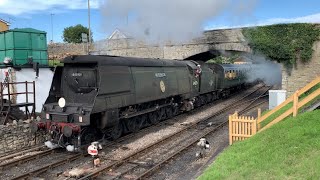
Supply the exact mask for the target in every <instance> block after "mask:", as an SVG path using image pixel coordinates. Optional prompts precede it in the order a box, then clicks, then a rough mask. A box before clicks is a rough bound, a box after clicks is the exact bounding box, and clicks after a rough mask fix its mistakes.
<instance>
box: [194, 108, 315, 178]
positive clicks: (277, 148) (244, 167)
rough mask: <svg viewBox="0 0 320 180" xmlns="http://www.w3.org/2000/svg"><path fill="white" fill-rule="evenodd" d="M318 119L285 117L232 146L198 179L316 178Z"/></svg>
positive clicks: (303, 115) (313, 114)
mask: <svg viewBox="0 0 320 180" xmlns="http://www.w3.org/2000/svg"><path fill="white" fill-rule="evenodd" d="M319 117H320V110H317V111H313V112H308V113H304V114H301V115H299V116H297V117H296V118H288V119H287V120H284V121H281V122H279V123H278V124H275V125H274V126H272V127H271V128H270V129H268V130H266V131H262V132H260V133H258V134H256V135H255V136H253V137H251V138H250V139H247V140H245V141H241V142H237V143H235V144H233V145H232V146H230V147H228V148H227V149H226V150H225V151H224V152H222V153H221V154H220V155H219V157H218V158H217V159H216V160H215V162H214V164H213V165H211V166H210V167H209V168H208V169H207V170H206V171H205V172H204V174H203V175H201V176H200V178H198V179H199V180H207V179H208V180H209V179H239V180H241V179H319V178H320V171H319V169H320V163H319V162H320V133H319V128H320V123H319Z"/></svg>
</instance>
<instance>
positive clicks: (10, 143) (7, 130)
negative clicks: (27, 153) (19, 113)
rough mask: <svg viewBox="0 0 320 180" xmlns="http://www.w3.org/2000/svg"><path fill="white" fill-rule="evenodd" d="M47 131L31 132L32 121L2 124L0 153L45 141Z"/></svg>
mask: <svg viewBox="0 0 320 180" xmlns="http://www.w3.org/2000/svg"><path fill="white" fill-rule="evenodd" d="M45 137H46V136H45V133H44V132H37V133H31V130H30V121H28V120H27V121H22V120H20V121H19V122H14V123H11V124H7V125H0V154H2V153H6V152H10V151H15V150H19V149H23V148H27V147H31V146H34V145H38V144H43V143H44V142H45Z"/></svg>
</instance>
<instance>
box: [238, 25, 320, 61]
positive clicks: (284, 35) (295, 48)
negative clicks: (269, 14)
mask: <svg viewBox="0 0 320 180" xmlns="http://www.w3.org/2000/svg"><path fill="white" fill-rule="evenodd" d="M242 33H243V35H244V36H245V38H246V39H247V40H248V42H249V45H250V47H251V48H252V49H253V51H254V52H260V53H263V54H264V55H266V56H267V57H269V58H271V59H273V60H276V61H278V62H282V63H284V64H294V63H295V62H296V60H297V58H300V59H301V61H302V62H307V61H309V60H310V59H311V57H312V53H313V49H312V46H313V44H314V42H315V41H317V40H319V36H320V28H319V27H317V25H315V24H306V23H295V24H277V25H270V26H261V27H255V28H246V29H243V32H242Z"/></svg>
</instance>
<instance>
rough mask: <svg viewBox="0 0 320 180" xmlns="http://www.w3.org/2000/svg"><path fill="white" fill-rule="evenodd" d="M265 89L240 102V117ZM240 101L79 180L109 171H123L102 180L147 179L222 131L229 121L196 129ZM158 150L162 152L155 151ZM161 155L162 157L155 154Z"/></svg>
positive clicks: (106, 176) (262, 94) (250, 107)
mask: <svg viewBox="0 0 320 180" xmlns="http://www.w3.org/2000/svg"><path fill="white" fill-rule="evenodd" d="M262 88H264V90H263V92H262V93H261V92H260V93H261V94H259V95H258V96H255V97H254V98H252V99H248V100H245V99H246V98H248V97H249V96H250V95H253V94H254V93H256V91H258V90H259V89H257V90H256V91H253V92H252V93H250V94H248V95H247V96H245V97H243V98H241V99H240V100H244V101H243V102H242V103H246V104H247V105H246V106H245V107H244V108H243V109H242V110H240V112H239V113H242V112H245V111H247V110H249V109H252V108H254V107H256V106H257V105H260V104H261V103H264V102H261V103H258V104H256V105H255V106H253V105H254V102H255V101H257V100H258V99H260V98H261V97H263V96H264V94H265V93H266V92H267V91H268V90H269V89H270V87H262ZM240 100H238V101H237V103H233V104H232V105H230V106H228V107H226V108H223V109H221V110H220V111H218V112H217V113H215V114H213V115H212V116H210V117H208V118H206V119H202V120H199V121H198V122H196V123H194V124H192V125H189V126H186V127H185V128H183V129H181V130H180V131H178V132H176V133H174V134H172V135H169V136H167V137H165V138H163V139H162V140H160V141H158V142H155V143H152V144H150V145H148V146H147V147H145V148H143V149H140V150H138V151H136V152H134V153H132V154H130V155H128V156H126V157H123V158H122V159H120V160H112V159H107V160H110V161H113V162H112V163H109V164H107V165H104V166H103V167H101V168H99V169H98V170H96V171H94V172H92V173H90V174H88V175H86V176H84V177H82V178H81V179H92V178H95V177H98V176H99V175H101V174H102V173H104V172H108V171H109V170H112V171H115V170H119V171H122V172H121V173H120V174H116V175H114V174H113V175H112V176H108V175H106V174H104V175H103V177H101V179H121V178H122V177H126V176H127V177H126V178H134V179H143V178H145V177H147V176H148V175H150V174H151V173H152V172H153V171H155V170H156V169H157V168H159V167H160V166H161V165H163V164H164V163H165V162H167V161H168V160H169V159H172V158H173V157H175V156H176V155H177V154H179V153H180V152H182V151H184V150H186V149H187V148H188V147H190V146H191V145H193V144H194V143H196V142H197V141H198V140H199V139H200V138H202V137H205V136H207V135H208V134H210V133H213V132H215V131H216V130H218V129H219V128H221V127H223V126H224V125H225V124H226V123H227V122H228V121H225V120H224V121H222V122H217V123H214V124H213V125H212V126H211V127H208V128H199V123H204V122H206V121H207V120H210V119H212V118H214V117H217V116H218V115H220V114H222V113H223V112H226V111H228V110H230V109H232V108H234V107H236V106H239V105H240V104H241V103H240ZM186 130H188V131H186ZM157 149H162V150H158V151H157ZM157 152H161V153H157ZM146 159H156V161H157V162H156V163H155V162H151V167H150V163H149V164H148V162H147V161H145V160H146ZM132 171H135V172H138V174H139V175H130V174H131V172H132Z"/></svg>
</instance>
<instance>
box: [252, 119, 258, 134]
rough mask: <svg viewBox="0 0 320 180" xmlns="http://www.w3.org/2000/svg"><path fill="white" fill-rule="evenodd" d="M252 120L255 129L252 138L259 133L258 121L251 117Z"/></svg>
mask: <svg viewBox="0 0 320 180" xmlns="http://www.w3.org/2000/svg"><path fill="white" fill-rule="evenodd" d="M251 120H252V121H253V123H252V124H253V128H252V134H251V136H253V135H255V134H256V133H257V119H254V118H253V117H251Z"/></svg>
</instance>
